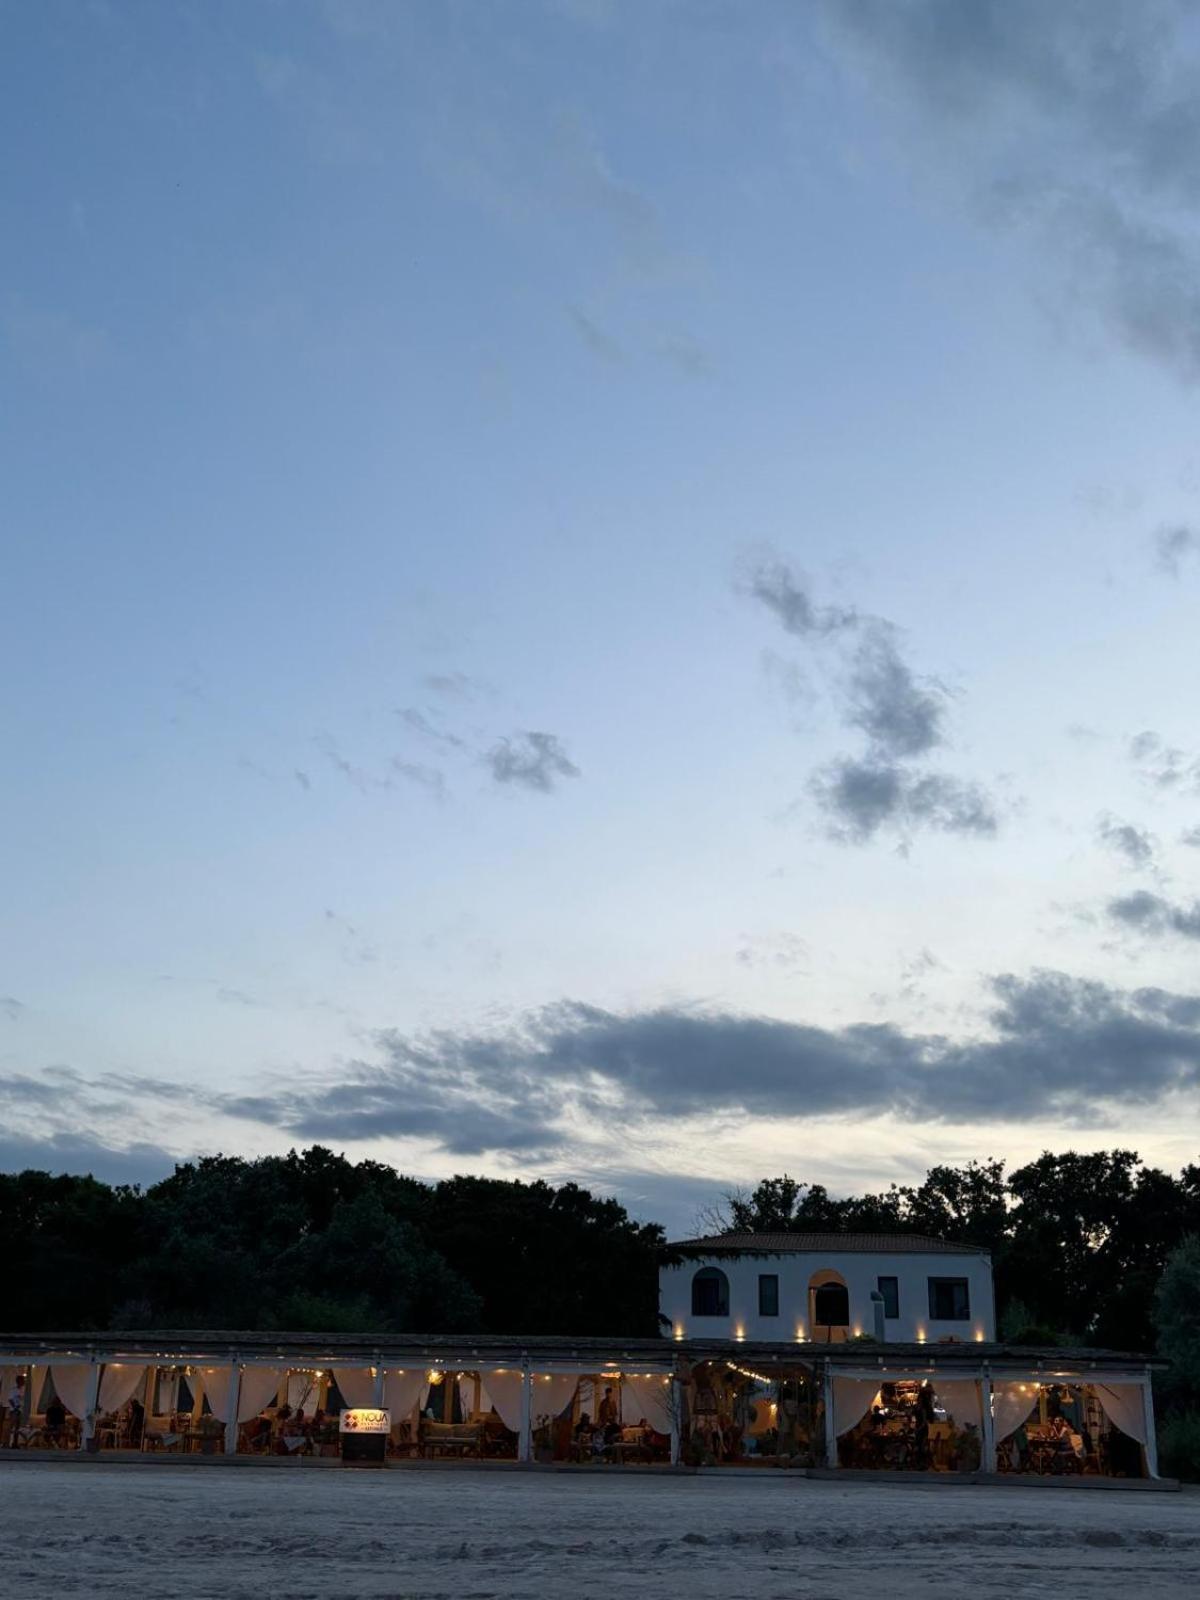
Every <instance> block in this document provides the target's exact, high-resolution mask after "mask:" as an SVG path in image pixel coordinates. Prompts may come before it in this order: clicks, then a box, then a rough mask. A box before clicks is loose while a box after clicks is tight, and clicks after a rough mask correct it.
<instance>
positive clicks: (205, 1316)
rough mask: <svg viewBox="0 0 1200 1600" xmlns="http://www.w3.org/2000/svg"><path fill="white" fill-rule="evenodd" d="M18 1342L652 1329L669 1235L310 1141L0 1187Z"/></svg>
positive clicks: (487, 1183)
mask: <svg viewBox="0 0 1200 1600" xmlns="http://www.w3.org/2000/svg"><path fill="white" fill-rule="evenodd" d="M0 1239H2V1240H3V1241H4V1268H3V1274H4V1292H3V1294H0V1327H3V1328H4V1329H5V1330H6V1331H17V1330H50V1329H61V1330H68V1329H69V1330H81V1331H86V1330H92V1329H96V1330H99V1329H106V1328H160V1329H161V1328H246V1329H257V1330H264V1331H270V1330H279V1331H284V1330H294V1331H297V1332H303V1331H314V1332H315V1331H322V1332H330V1333H336V1332H346V1333H359V1332H362V1333H374V1332H378V1333H387V1332H394V1333H404V1332H446V1333H455V1332H489V1333H562V1334H615V1335H624V1336H637V1335H641V1336H648V1337H652V1336H653V1335H655V1334H656V1333H657V1332H658V1331H659V1330H658V1257H659V1251H660V1248H661V1245H662V1242H663V1233H662V1229H661V1228H659V1227H657V1226H655V1225H643V1224H638V1223H635V1222H632V1221H631V1220H630V1218H629V1217H628V1215H627V1214H626V1212H625V1210H624V1208H623V1207H622V1206H621V1205H619V1204H618V1203H617V1202H616V1201H614V1200H606V1199H598V1198H597V1197H596V1196H594V1195H591V1194H589V1193H588V1192H587V1190H585V1189H581V1188H579V1187H578V1186H577V1185H575V1184H571V1183H568V1184H563V1185H562V1186H561V1187H559V1188H555V1187H553V1186H551V1185H549V1184H546V1183H520V1182H505V1181H503V1180H499V1179H493V1178H452V1179H449V1180H448V1181H446V1182H444V1183H436V1184H426V1183H421V1182H419V1181H418V1180H416V1179H414V1178H408V1177H404V1176H402V1175H401V1174H400V1173H398V1172H396V1171H394V1170H393V1168H391V1167H389V1166H386V1165H384V1164H383V1163H381V1162H377V1161H360V1162H357V1163H354V1162H350V1161H348V1160H346V1158H345V1157H344V1156H339V1155H334V1154H333V1153H332V1152H331V1151H329V1150H325V1149H322V1148H321V1147H320V1146H314V1147H313V1148H312V1149H310V1150H305V1151H304V1152H303V1153H301V1154H297V1153H296V1152H295V1151H293V1152H292V1153H291V1154H290V1155H287V1156H264V1157H262V1158H261V1159H259V1160H255V1161H245V1160H241V1159H239V1158H237V1157H232V1156H213V1157H210V1158H206V1159H204V1160H201V1161H196V1162H188V1163H186V1164H184V1165H181V1166H179V1167H177V1168H176V1170H175V1173H174V1175H173V1176H172V1177H170V1178H167V1179H165V1180H164V1181H163V1182H162V1183H157V1184H154V1185H153V1186H152V1187H150V1188H148V1189H147V1190H145V1192H142V1191H141V1190H139V1189H136V1188H128V1187H121V1186H117V1187H111V1186H109V1185H108V1184H104V1183H100V1182H98V1181H97V1180H96V1179H94V1178H80V1177H52V1176H50V1175H49V1174H48V1173H44V1172H33V1171H30V1172H22V1173H18V1174H13V1175H0Z"/></svg>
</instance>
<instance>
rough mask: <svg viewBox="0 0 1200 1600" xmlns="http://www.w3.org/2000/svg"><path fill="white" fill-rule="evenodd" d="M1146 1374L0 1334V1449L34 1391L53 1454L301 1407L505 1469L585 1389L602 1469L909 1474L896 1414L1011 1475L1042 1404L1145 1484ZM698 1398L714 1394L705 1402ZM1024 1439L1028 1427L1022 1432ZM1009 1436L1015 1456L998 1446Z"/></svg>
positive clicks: (20, 1435) (528, 1348) (234, 1430)
mask: <svg viewBox="0 0 1200 1600" xmlns="http://www.w3.org/2000/svg"><path fill="white" fill-rule="evenodd" d="M1162 1365H1163V1363H1161V1362H1155V1361H1154V1360H1153V1359H1151V1358H1148V1357H1146V1356H1144V1355H1132V1354H1123V1353H1120V1352H1113V1351H1100V1350H1087V1349H1077V1350H1065V1349H1058V1348H1054V1349H1031V1348H1023V1347H1019V1346H1007V1345H1001V1344H987V1343H983V1342H971V1343H957V1342H955V1343H942V1344H922V1343H917V1344H903V1345H901V1344H876V1343H873V1342H871V1341H862V1342H857V1343H851V1344H840V1345H830V1344H826V1343H807V1342H804V1341H802V1340H795V1341H790V1342H778V1343H768V1342H762V1341H755V1342H750V1341H746V1340H705V1339H678V1338H676V1339H620V1338H613V1339H605V1338H570V1337H562V1338H555V1337H531V1336H522V1337H513V1338H504V1337H500V1336H495V1335H482V1334H479V1335H396V1336H391V1337H387V1336H371V1337H356V1336H350V1335H344V1334H339V1335H327V1334H308V1333H295V1334H289V1333H270V1334H267V1333H249V1332H237V1331H232V1332H188V1331H177V1332H155V1333H143V1332H129V1333H86V1334H68V1333H59V1334H8V1335H4V1336H0V1387H2V1390H3V1395H4V1396H5V1397H6V1398H7V1397H8V1396H9V1395H10V1394H11V1393H12V1392H13V1388H12V1386H13V1385H14V1383H16V1381H17V1375H18V1374H21V1375H23V1377H24V1383H23V1386H22V1388H21V1389H20V1391H19V1392H20V1394H21V1396H22V1397H23V1398H22V1408H23V1413H24V1414H23V1416H22V1417H20V1418H19V1419H17V1422H18V1423H19V1424H20V1425H19V1426H18V1427H17V1429H16V1434H15V1436H13V1435H12V1434H11V1433H10V1434H7V1435H6V1436H5V1438H4V1444H5V1445H6V1446H13V1445H16V1446H24V1447H26V1448H28V1447H31V1446H32V1447H36V1445H37V1444H38V1443H40V1442H45V1437H44V1436H45V1429H44V1427H42V1426H41V1425H40V1423H39V1417H40V1415H41V1414H40V1412H39V1406H40V1402H41V1398H42V1396H43V1395H45V1394H46V1393H50V1392H53V1393H54V1394H56V1395H57V1396H58V1398H59V1400H60V1402H61V1403H62V1405H63V1407H65V1409H66V1411H67V1412H68V1413H69V1414H70V1416H71V1417H72V1418H73V1419H74V1423H73V1425H72V1426H71V1428H70V1429H69V1431H68V1432H67V1433H66V1435H65V1436H63V1437H59V1438H58V1439H56V1440H55V1441H54V1442H55V1443H57V1444H58V1445H59V1446H60V1447H61V1446H62V1445H63V1444H67V1445H68V1446H70V1447H75V1448H78V1449H81V1450H87V1449H92V1450H95V1449H97V1448H100V1447H101V1446H107V1445H110V1444H111V1445H113V1446H116V1447H119V1446H120V1444H121V1442H122V1441H121V1440H120V1439H119V1438H116V1437H112V1433H113V1430H112V1429H111V1427H107V1428H106V1427H105V1426H104V1424H103V1423H102V1419H105V1418H111V1416H112V1414H113V1413H114V1412H118V1411H119V1410H120V1409H121V1408H122V1407H123V1406H127V1405H128V1403H129V1402H130V1401H131V1400H136V1401H137V1403H138V1405H139V1407H140V1409H141V1412H142V1419H143V1421H142V1428H143V1437H142V1438H140V1439H139V1440H138V1441H137V1445H136V1447H137V1448H139V1449H144V1448H145V1447H146V1444H147V1441H151V1442H152V1443H153V1444H154V1445H155V1446H158V1447H161V1446H162V1445H163V1443H164V1441H169V1442H170V1445H171V1447H172V1448H177V1447H179V1445H180V1443H181V1440H182V1439H186V1441H187V1443H186V1444H184V1446H183V1447H184V1448H187V1447H189V1446H190V1447H191V1448H193V1449H201V1450H203V1452H204V1453H207V1454H216V1455H226V1456H236V1455H239V1454H244V1453H248V1452H252V1451H253V1450H254V1449H255V1448H256V1444H255V1440H256V1438H257V1437H258V1430H262V1429H264V1428H265V1426H266V1424H267V1421H268V1414H270V1413H274V1414H275V1415H276V1416H283V1415H287V1414H288V1413H294V1412H295V1411H296V1410H297V1409H299V1410H301V1411H303V1410H305V1408H306V1409H307V1414H308V1417H309V1418H311V1417H312V1416H313V1415H314V1414H320V1413H321V1412H322V1410H323V1409H325V1408H329V1409H330V1410H333V1409H336V1408H338V1407H381V1408H386V1409H387V1411H388V1412H389V1413H390V1416H391V1423H392V1439H393V1444H392V1452H391V1453H392V1455H393V1457H394V1458H395V1457H405V1456H409V1457H417V1456H428V1455H436V1454H448V1455H455V1454H458V1455H472V1454H474V1455H476V1456H478V1457H480V1458H482V1457H483V1456H484V1454H485V1453H486V1454H488V1455H490V1456H492V1457H493V1458H494V1459H496V1460H497V1461H500V1460H504V1459H508V1460H510V1461H511V1462H512V1463H513V1464H514V1465H516V1464H530V1465H533V1464H536V1463H538V1462H551V1461H554V1462H560V1463H566V1462H571V1461H575V1462H578V1461H579V1460H580V1459H581V1455H580V1451H579V1448H578V1445H577V1444H572V1442H571V1441H572V1440H573V1439H574V1437H575V1435H576V1434H577V1432H578V1430H579V1429H580V1428H581V1427H582V1426H584V1425H585V1423H586V1420H587V1418H588V1416H589V1412H590V1414H591V1420H592V1421H593V1422H594V1420H595V1414H596V1411H597V1409H598V1407H599V1404H600V1401H601V1397H603V1398H604V1400H605V1402H606V1404H607V1405H608V1407H609V1408H610V1410H615V1411H616V1412H617V1415H618V1423H619V1431H618V1433H617V1434H615V1435H613V1440H612V1442H610V1443H609V1444H608V1445H607V1447H606V1448H605V1450H604V1451H603V1452H600V1451H598V1452H597V1457H596V1459H597V1460H604V1461H605V1462H612V1461H617V1460H637V1461H645V1462H650V1461H658V1462H660V1463H661V1464H663V1465H680V1464H689V1463H690V1464H693V1465H704V1464H709V1463H710V1462H712V1463H713V1464H724V1463H725V1462H726V1461H727V1460H728V1459H731V1458H732V1459H736V1460H738V1461H739V1463H740V1462H747V1463H749V1464H754V1463H755V1462H757V1461H766V1460H767V1459H770V1460H771V1461H772V1462H773V1463H774V1464H778V1465H785V1464H805V1465H810V1466H816V1467H819V1468H820V1467H824V1468H825V1469H853V1468H854V1467H861V1466H864V1465H889V1464H891V1465H894V1464H896V1462H897V1460H899V1461H900V1462H901V1463H903V1464H905V1465H910V1466H911V1465H913V1464H914V1460H915V1463H916V1464H917V1465H919V1466H921V1465H924V1466H929V1465H930V1464H931V1463H933V1462H935V1460H936V1461H938V1462H939V1464H941V1465H942V1466H943V1469H945V1463H944V1462H941V1461H940V1458H939V1457H938V1454H937V1452H936V1451H935V1450H933V1449H932V1447H930V1448H929V1449H928V1450H927V1452H926V1454H925V1455H924V1456H921V1457H915V1458H914V1457H913V1455H912V1454H911V1452H910V1453H909V1454H908V1455H907V1456H905V1454H904V1451H905V1449H906V1445H905V1444H904V1441H903V1435H904V1433H905V1427H906V1425H907V1424H911V1425H912V1426H909V1433H910V1434H911V1432H912V1428H913V1427H914V1426H915V1428H916V1430H917V1431H918V1434H919V1436H920V1437H922V1438H924V1436H925V1434H929V1433H932V1434H933V1435H934V1436H935V1443H940V1440H941V1438H942V1436H943V1435H946V1434H950V1435H953V1436H954V1437H955V1438H956V1439H958V1440H959V1441H960V1442H961V1440H962V1439H964V1438H965V1439H968V1440H970V1439H972V1436H974V1439H975V1440H977V1444H976V1445H975V1457H974V1466H972V1464H971V1459H970V1457H969V1455H967V1454H966V1453H965V1452H961V1451H960V1455H959V1457H956V1458H955V1459H956V1461H959V1462H960V1464H959V1465H957V1466H956V1467H955V1468H954V1469H953V1470H959V1471H962V1470H981V1471H983V1472H984V1473H991V1472H994V1471H996V1470H1001V1471H1008V1470H1021V1471H1024V1470H1027V1469H1028V1464H1029V1462H1030V1461H1032V1462H1034V1463H1035V1464H1037V1463H1040V1462H1041V1461H1042V1459H1043V1456H1044V1455H1045V1454H1046V1453H1047V1451H1048V1449H1049V1443H1050V1441H1049V1439H1047V1442H1046V1450H1043V1448H1042V1441H1041V1439H1040V1437H1036V1436H1038V1435H1039V1432H1040V1431H1044V1432H1047V1434H1048V1433H1049V1431H1050V1430H1049V1424H1048V1421H1047V1417H1048V1409H1047V1407H1048V1401H1049V1406H1050V1409H1051V1410H1052V1411H1053V1413H1054V1419H1053V1420H1054V1425H1055V1427H1056V1428H1057V1429H1058V1432H1059V1435H1061V1434H1064V1433H1069V1436H1070V1439H1071V1440H1074V1441H1075V1442H1076V1451H1077V1454H1079V1455H1080V1457H1081V1458H1082V1457H1083V1454H1084V1452H1083V1451H1082V1449H1081V1448H1080V1447H1079V1446H1078V1440H1079V1439H1080V1437H1083V1438H1088V1436H1089V1435H1088V1425H1089V1421H1090V1423H1091V1428H1092V1431H1095V1428H1096V1426H1097V1424H1096V1419H1097V1418H1099V1419H1100V1424H1099V1425H1100V1426H1101V1427H1102V1428H1103V1429H1104V1430H1106V1436H1107V1431H1108V1430H1115V1431H1116V1432H1115V1435H1114V1436H1119V1437H1120V1439H1121V1440H1123V1441H1126V1442H1129V1441H1131V1442H1132V1443H1131V1446H1130V1448H1131V1449H1132V1450H1133V1451H1134V1452H1136V1455H1137V1461H1138V1469H1137V1471H1136V1472H1129V1471H1128V1469H1124V1470H1125V1474H1126V1475H1131V1476H1133V1475H1140V1476H1145V1477H1149V1478H1153V1477H1157V1475H1158V1464H1157V1452H1156V1444H1155V1430H1154V1407H1153V1397H1152V1392H1151V1373H1152V1370H1153V1369H1154V1368H1155V1367H1156V1366H1162ZM714 1391H715V1392H716V1393H717V1395H718V1398H715V1399H714V1398H710V1396H711V1395H712V1394H713V1393H714ZM798 1393H802V1394H803V1395H804V1397H805V1407H806V1409H805V1412H804V1419H803V1421H802V1422H801V1423H798V1424H797V1428H796V1433H795V1435H788V1436H787V1437H786V1438H785V1437H783V1435H784V1434H785V1433H786V1429H784V1427H783V1426H782V1424H783V1422H784V1419H785V1417H787V1418H788V1419H789V1425H790V1420H791V1419H793V1418H794V1415H795V1410H794V1407H795V1400H794V1397H795V1396H796V1395H797V1394H798ZM735 1394H736V1396H737V1400H736V1405H737V1407H738V1408H739V1416H738V1420H737V1429H738V1430H740V1431H739V1441H740V1442H739V1444H738V1445H737V1447H736V1448H735V1449H733V1450H732V1451H730V1452H723V1451H722V1449H721V1422H722V1420H727V1419H720V1418H719V1417H717V1418H716V1420H714V1423H713V1427H712V1429H711V1431H709V1423H708V1420H707V1417H706V1412H705V1407H709V1406H711V1407H712V1408H713V1411H714V1414H716V1413H720V1412H722V1411H723V1410H724V1411H729V1410H731V1409H732V1407H733V1404H734V1402H733V1401H732V1400H731V1398H730V1397H731V1396H734V1395H735ZM914 1397H915V1400H916V1401H917V1402H918V1403H919V1404H918V1406H917V1411H919V1412H920V1413H922V1414H923V1415H925V1416H928V1417H929V1418H930V1419H933V1420H932V1421H931V1422H930V1424H929V1425H928V1426H926V1425H925V1424H924V1423H923V1422H922V1421H921V1420H920V1419H919V1418H918V1420H916V1421H915V1423H914V1422H913V1418H911V1417H910V1418H908V1419H907V1424H906V1421H905V1419H904V1417H903V1410H904V1406H905V1405H906V1404H911V1403H912V1402H913V1400H914ZM184 1399H185V1400H186V1402H187V1406H188V1407H189V1408H190V1409H189V1410H188V1412H187V1413H186V1414H185V1415H184V1416H183V1420H182V1421H180V1410H179V1404H178V1402H181V1401H182V1400H184ZM435 1401H436V1403H437V1410H438V1411H440V1415H436V1416H435V1405H434V1402H435ZM289 1402H291V1403H289ZM789 1408H791V1409H789ZM1063 1413H1065V1414H1067V1415H1068V1416H1069V1417H1070V1418H1071V1419H1072V1420H1071V1423H1070V1424H1069V1425H1068V1423H1067V1422H1066V1421H1060V1415H1061V1414H1063ZM914 1415H915V1413H914ZM747 1419H753V1420H752V1421H751V1420H747ZM1039 1419H1040V1420H1039ZM922 1428H924V1434H921V1433H920V1430H921V1429H922ZM1071 1428H1078V1429H1079V1430H1080V1431H1079V1432H1078V1433H1075V1432H1073V1431H1070V1430H1071ZM756 1429H757V1432H755V1431H754V1430H756ZM573 1430H574V1433H573ZM611 1431H612V1430H611V1429H610V1433H611ZM103 1434H107V1435H108V1437H103V1436H102V1435H103ZM1026 1434H1029V1435H1033V1436H1035V1437H1033V1439H1032V1441H1030V1440H1029V1439H1026V1438H1025V1436H1026ZM623 1435H627V1436H628V1437H629V1439H630V1440H631V1441H632V1442H631V1443H630V1444H629V1447H628V1448H629V1454H628V1455H626V1454H623V1453H622V1450H623V1439H622V1436H623ZM264 1436H266V1435H265V1434H264ZM271 1437H272V1439H273V1441H274V1443H275V1446H276V1448H277V1451H278V1453H284V1448H287V1449H290V1448H291V1447H292V1443H293V1436H291V1435H288V1434H287V1433H286V1430H285V1431H284V1432H283V1433H282V1435H281V1437H282V1439H283V1440H284V1446H283V1447H281V1446H280V1445H279V1437H280V1436H277V1435H271ZM1014 1437H1015V1438H1016V1439H1017V1440H1018V1441H1021V1440H1022V1439H1024V1440H1025V1444H1026V1446H1027V1448H1025V1449H1023V1450H1022V1449H1018V1448H1017V1447H1016V1446H1013V1445H1012V1444H1011V1441H1012V1440H1013V1438H1014ZM710 1438H711V1440H712V1443H713V1445H714V1448H713V1450H712V1451H711V1452H710V1450H709V1448H708V1441H709V1439H710ZM797 1438H802V1442H803V1453H802V1451H801V1449H800V1447H799V1446H798V1445H797V1443H796V1440H797ZM332 1439H333V1442H332V1445H331V1446H330V1450H329V1452H328V1453H333V1454H336V1425H334V1426H333V1428H332ZM639 1440H648V1441H657V1443H658V1448H657V1449H650V1448H643V1447H642V1446H641V1445H639V1444H638V1441H639ZM485 1441H486V1442H487V1443H486V1451H485ZM564 1441H565V1442H564ZM767 1441H770V1454H769V1456H768V1453H767ZM1055 1442H1057V1440H1056V1441H1055ZM294 1443H295V1444H296V1446H297V1447H298V1448H303V1450H304V1452H305V1453H306V1454H324V1453H327V1452H326V1450H325V1449H324V1448H322V1449H320V1450H315V1449H313V1447H312V1434H311V1431H310V1432H309V1433H307V1434H305V1435H303V1436H301V1435H299V1434H297V1435H296V1436H295V1437H294ZM1063 1448H1064V1453H1065V1450H1066V1448H1067V1447H1066V1446H1064V1447H1063ZM897 1451H898V1452H899V1456H898V1457H897V1455H896V1452H897ZM1089 1459H1090V1458H1089ZM1096 1459H1097V1460H1099V1459H1100V1458H1099V1455H1098V1454H1097V1456H1096ZM961 1462H965V1463H966V1465H962V1464H961ZM1089 1470H1093V1471H1095V1470H1100V1471H1103V1470H1105V1467H1104V1466H1103V1465H1101V1466H1100V1467H1096V1466H1091V1467H1090V1468H1089Z"/></svg>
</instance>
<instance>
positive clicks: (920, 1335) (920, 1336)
mask: <svg viewBox="0 0 1200 1600" xmlns="http://www.w3.org/2000/svg"><path fill="white" fill-rule="evenodd" d="M917 1343H918V1344H924V1343H925V1329H924V1328H918V1329H917Z"/></svg>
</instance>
